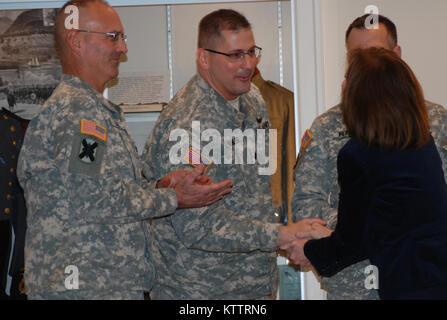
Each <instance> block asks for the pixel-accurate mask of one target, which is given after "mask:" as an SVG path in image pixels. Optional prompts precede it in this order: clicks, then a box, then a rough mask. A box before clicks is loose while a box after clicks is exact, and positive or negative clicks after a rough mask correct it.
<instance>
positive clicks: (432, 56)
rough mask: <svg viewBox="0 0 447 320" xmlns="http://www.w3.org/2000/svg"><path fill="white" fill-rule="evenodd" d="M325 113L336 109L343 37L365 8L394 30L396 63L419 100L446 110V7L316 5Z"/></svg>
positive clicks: (349, 0)
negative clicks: (405, 68)
mask: <svg viewBox="0 0 447 320" xmlns="http://www.w3.org/2000/svg"><path fill="white" fill-rule="evenodd" d="M321 1H322V12H321V13H322V21H323V50H324V71H325V76H324V86H325V98H326V108H330V107H331V106H333V105H335V104H336V103H338V101H339V99H340V85H341V82H342V80H343V75H344V68H345V46H344V35H345V31H346V29H347V27H348V26H349V24H350V23H351V22H352V21H353V20H354V19H355V18H356V17H358V16H361V15H363V12H364V9H365V8H366V6H368V5H371V4H373V5H375V6H377V7H378V8H379V11H380V13H381V14H383V15H385V16H387V17H388V18H390V19H391V20H392V21H393V22H394V23H395V24H396V26H397V32H398V37H399V43H400V45H401V46H402V57H403V59H404V60H405V61H406V62H407V63H408V64H409V65H410V67H411V68H412V69H413V71H414V72H415V74H416V76H417V77H418V79H419V81H420V82H421V85H422V87H423V89H424V93H425V97H426V99H427V100H431V101H434V102H437V103H440V104H442V105H444V107H446V106H447V94H446V88H447V84H446V81H445V75H446V74H447V60H446V58H445V57H446V53H447V41H446V40H445V39H446V34H447V23H446V20H447V1H445V0H426V1H420V0H375V1H371V0H321Z"/></svg>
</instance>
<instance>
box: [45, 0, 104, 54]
mask: <svg viewBox="0 0 447 320" xmlns="http://www.w3.org/2000/svg"><path fill="white" fill-rule="evenodd" d="M70 6H75V7H76V8H77V9H78V12H79V17H77V18H78V22H79V28H81V29H82V28H85V25H86V24H88V23H90V22H92V17H91V12H90V11H91V10H89V9H90V8H91V7H92V6H103V7H110V5H109V4H108V3H107V1H104V0H71V1H68V2H67V3H66V4H65V5H64V6H63V7H62V8H61V9H60V10H59V12H58V14H57V16H56V21H55V37H54V38H55V47H56V50H57V52H58V54H59V57H61V59H62V57H63V56H64V54H65V52H66V49H67V46H66V44H65V38H66V36H67V33H68V31H70V30H71V29H69V28H67V22H70V21H67V19H68V20H70V19H71V18H72V17H71V16H70V15H71V14H74V13H73V12H72V11H70V10H67V11H68V12H65V10H66V9H67V7H70Z"/></svg>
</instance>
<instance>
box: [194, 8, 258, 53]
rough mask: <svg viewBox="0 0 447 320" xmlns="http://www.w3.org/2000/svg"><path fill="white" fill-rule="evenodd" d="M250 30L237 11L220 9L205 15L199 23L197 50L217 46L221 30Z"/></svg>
mask: <svg viewBox="0 0 447 320" xmlns="http://www.w3.org/2000/svg"><path fill="white" fill-rule="evenodd" d="M249 28H251V25H250V23H249V22H248V20H247V18H245V17H244V16H243V15H242V14H240V13H239V12H237V11H234V10H231V9H221V10H217V11H213V12H211V13H209V14H207V15H206V16H205V17H203V18H202V20H200V23H199V37H198V38H199V40H198V47H199V48H207V47H208V46H210V47H212V46H215V45H217V44H216V41H217V40H220V39H221V37H222V35H221V31H223V30H232V31H236V30H240V29H249Z"/></svg>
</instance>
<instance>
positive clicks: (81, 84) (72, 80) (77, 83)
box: [62, 74, 122, 114]
mask: <svg viewBox="0 0 447 320" xmlns="http://www.w3.org/2000/svg"><path fill="white" fill-rule="evenodd" d="M62 81H63V82H66V83H68V84H69V85H71V86H74V87H77V88H80V89H83V90H85V91H87V93H88V94H90V95H91V96H93V97H96V98H97V100H98V101H101V102H102V104H103V105H104V107H106V108H107V109H109V110H110V111H111V112H113V113H118V114H121V113H122V112H121V108H120V107H119V106H117V105H116V104H114V103H113V102H111V101H109V100H108V99H106V98H105V97H104V96H103V94H102V93H101V92H99V91H98V90H96V89H95V88H94V87H93V86H92V85H91V84H89V83H88V82H86V81H85V80H83V79H81V78H79V77H76V76H74V75H72V74H63V75H62Z"/></svg>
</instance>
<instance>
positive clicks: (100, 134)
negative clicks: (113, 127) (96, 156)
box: [81, 120, 107, 141]
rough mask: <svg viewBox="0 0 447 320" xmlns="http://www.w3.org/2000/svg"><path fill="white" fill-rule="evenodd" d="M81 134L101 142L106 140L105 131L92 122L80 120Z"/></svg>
mask: <svg viewBox="0 0 447 320" xmlns="http://www.w3.org/2000/svg"><path fill="white" fill-rule="evenodd" d="M81 133H85V134H89V135H91V136H95V137H97V138H98V139H101V140H102V141H106V140H107V129H106V128H104V127H103V126H100V125H99V124H96V123H94V122H92V121H88V120H81Z"/></svg>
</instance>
